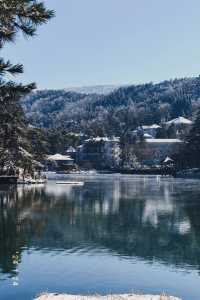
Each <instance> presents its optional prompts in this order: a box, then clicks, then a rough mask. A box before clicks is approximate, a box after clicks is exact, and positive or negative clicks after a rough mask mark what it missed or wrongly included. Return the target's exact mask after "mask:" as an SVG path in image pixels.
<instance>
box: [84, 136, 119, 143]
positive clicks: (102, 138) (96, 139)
mask: <svg viewBox="0 0 200 300" xmlns="http://www.w3.org/2000/svg"><path fill="white" fill-rule="evenodd" d="M119 141H120V138H119V137H113V138H108V137H99V136H97V137H95V138H90V139H88V140H85V142H119Z"/></svg>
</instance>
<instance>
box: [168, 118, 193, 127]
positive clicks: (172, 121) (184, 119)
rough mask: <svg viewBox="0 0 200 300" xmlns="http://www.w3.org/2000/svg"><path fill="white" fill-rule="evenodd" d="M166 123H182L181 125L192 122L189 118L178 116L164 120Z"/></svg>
mask: <svg viewBox="0 0 200 300" xmlns="http://www.w3.org/2000/svg"><path fill="white" fill-rule="evenodd" d="M166 124H167V125H171V124H177V125H181V124H183V125H192V124H193V122H192V121H190V120H189V119H186V118H184V117H178V118H175V119H173V120H171V121H168V122H166Z"/></svg>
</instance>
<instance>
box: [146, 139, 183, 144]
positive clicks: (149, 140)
mask: <svg viewBox="0 0 200 300" xmlns="http://www.w3.org/2000/svg"><path fill="white" fill-rule="evenodd" d="M146 142H147V143H160V144H164V143H165V144H170V143H183V141H181V140H180V139H146Z"/></svg>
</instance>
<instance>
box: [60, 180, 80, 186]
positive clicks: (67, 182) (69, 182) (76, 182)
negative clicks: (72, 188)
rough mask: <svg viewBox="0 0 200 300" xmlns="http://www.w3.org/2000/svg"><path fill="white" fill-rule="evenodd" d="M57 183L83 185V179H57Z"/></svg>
mask: <svg viewBox="0 0 200 300" xmlns="http://www.w3.org/2000/svg"><path fill="white" fill-rule="evenodd" d="M56 184H66V185H78V186H83V185H84V182H83V181H57V182H56Z"/></svg>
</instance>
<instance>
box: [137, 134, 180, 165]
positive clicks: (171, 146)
mask: <svg viewBox="0 0 200 300" xmlns="http://www.w3.org/2000/svg"><path fill="white" fill-rule="evenodd" d="M183 144H184V142H183V141H181V140H179V139H146V140H145V144H144V147H143V148H142V149H141V152H142V157H143V163H144V164H147V165H153V164H160V162H161V161H163V160H164V159H165V158H166V156H170V155H172V154H174V153H176V152H177V151H178V150H180V148H181V146H183Z"/></svg>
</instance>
